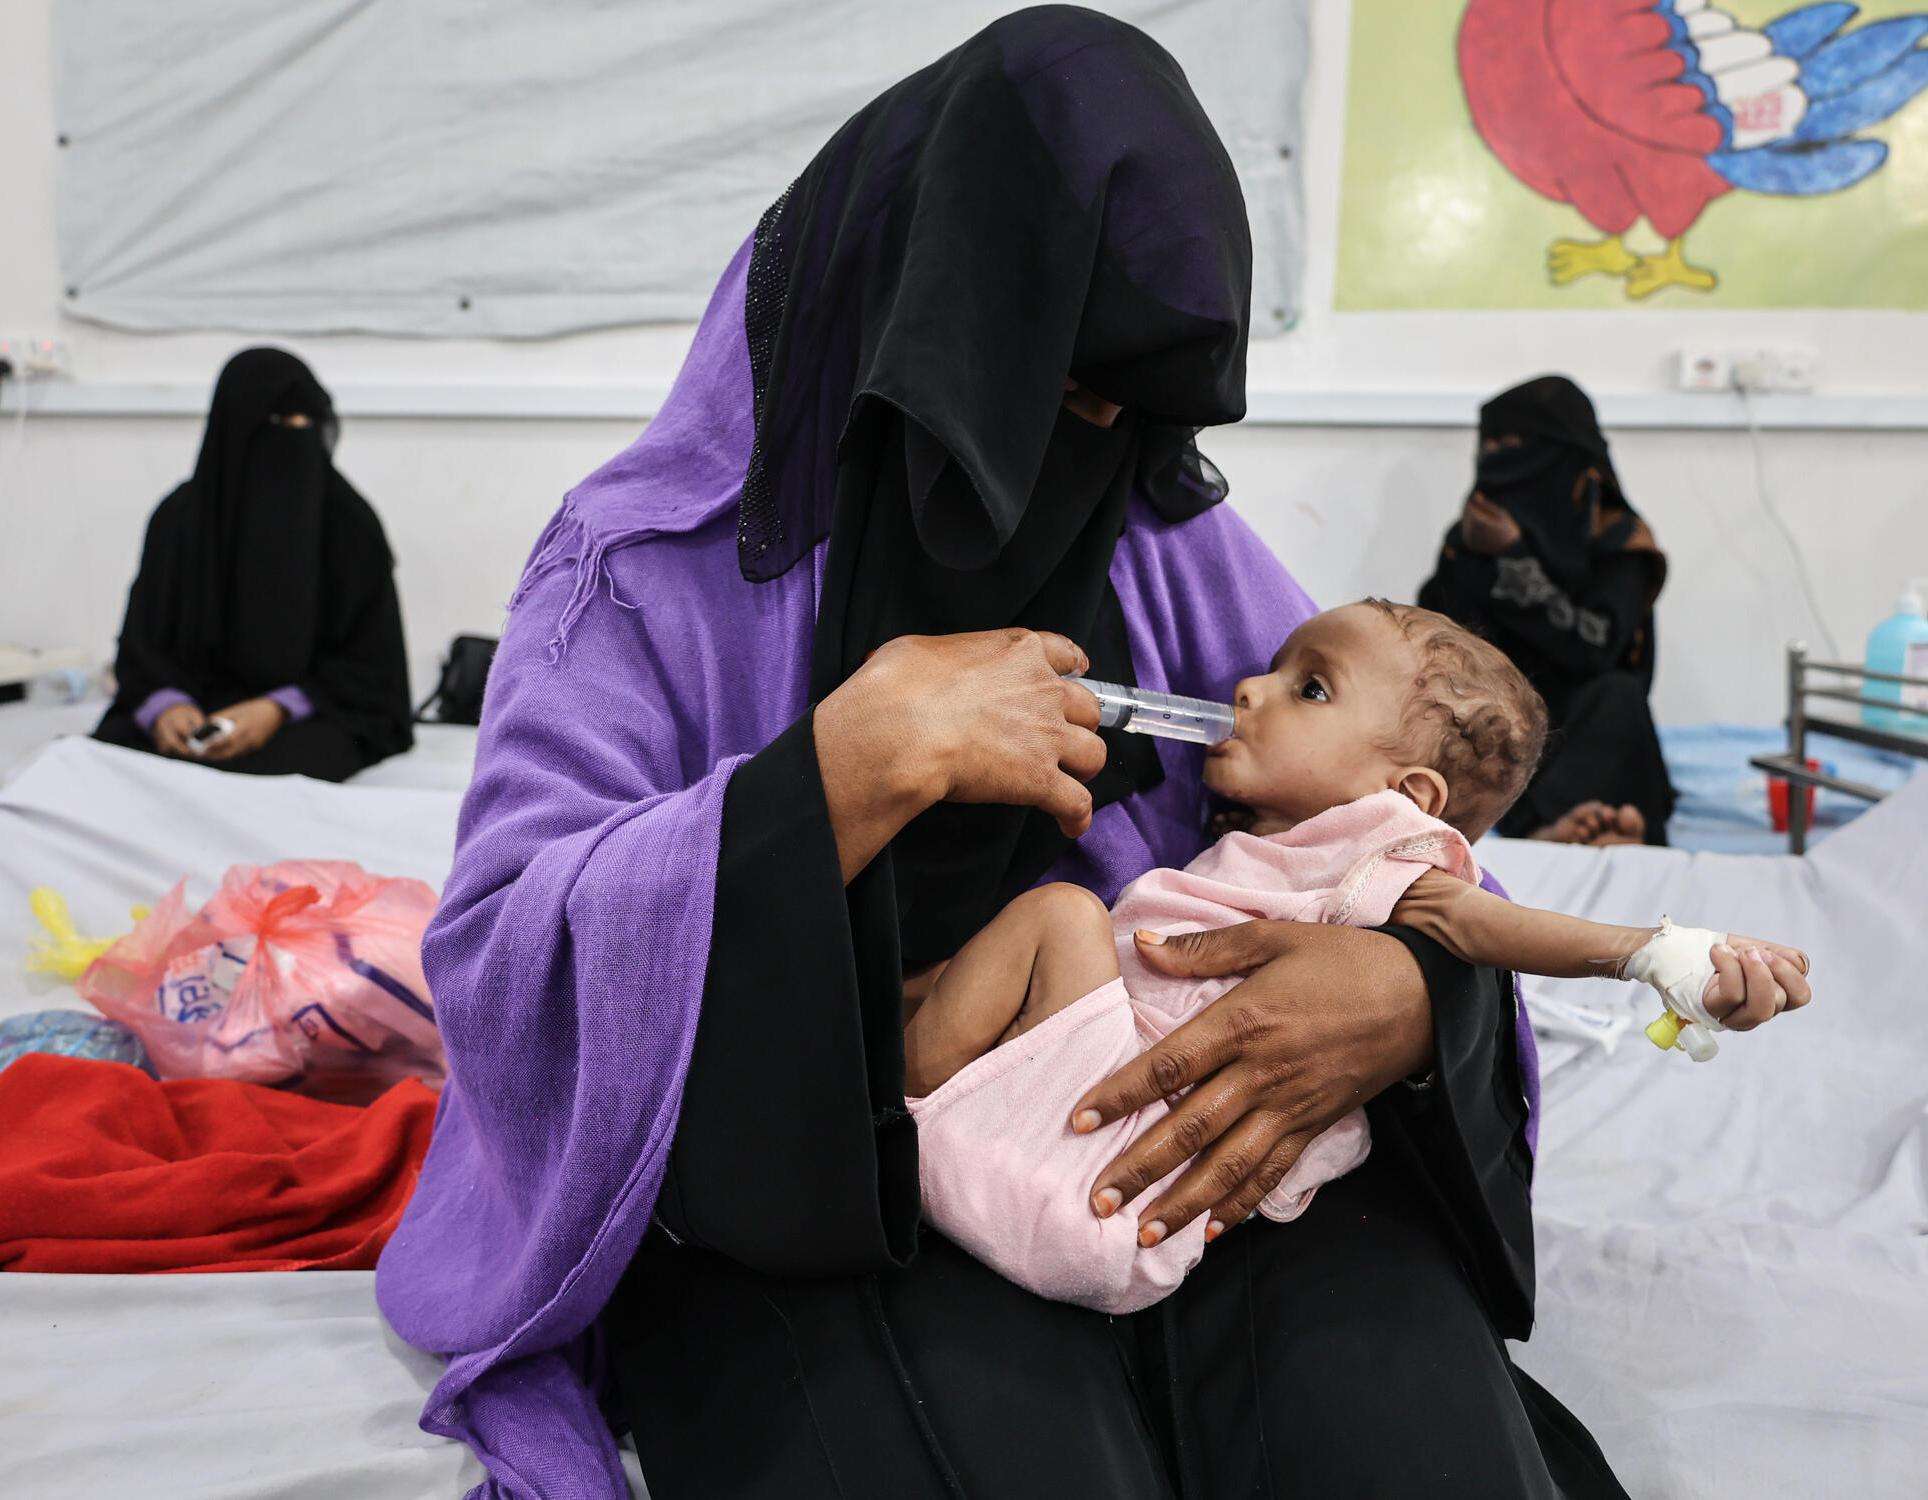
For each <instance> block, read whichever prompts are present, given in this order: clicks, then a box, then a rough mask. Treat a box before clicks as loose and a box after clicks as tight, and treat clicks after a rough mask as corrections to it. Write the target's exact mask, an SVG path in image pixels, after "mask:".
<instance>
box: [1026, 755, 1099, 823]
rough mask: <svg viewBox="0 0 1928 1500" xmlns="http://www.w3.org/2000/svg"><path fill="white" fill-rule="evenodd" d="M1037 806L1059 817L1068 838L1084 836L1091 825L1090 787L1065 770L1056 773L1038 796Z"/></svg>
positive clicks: (1050, 815)
mask: <svg viewBox="0 0 1928 1500" xmlns="http://www.w3.org/2000/svg"><path fill="white" fill-rule="evenodd" d="M1093 774H1094V775H1095V774H1096V773H1095V772H1094V773H1093ZM1037 807H1038V810H1039V811H1040V812H1042V813H1044V815H1045V816H1046V817H1049V818H1054V819H1056V820H1057V824H1058V828H1059V830H1060V831H1061V832H1062V833H1063V834H1064V836H1065V837H1066V838H1068V839H1077V838H1083V837H1084V836H1085V833H1086V832H1087V831H1088V830H1089V829H1090V827H1091V788H1089V787H1088V786H1086V785H1085V784H1084V783H1083V782H1082V781H1079V780H1077V779H1075V778H1074V777H1070V776H1067V775H1065V774H1064V772H1062V771H1058V772H1056V773H1054V774H1053V776H1052V778H1051V781H1050V784H1049V785H1048V786H1047V787H1046V788H1045V791H1044V794H1043V795H1042V796H1040V797H1039V798H1038V799H1037Z"/></svg>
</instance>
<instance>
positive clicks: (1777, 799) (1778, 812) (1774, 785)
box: [1767, 760, 1821, 833]
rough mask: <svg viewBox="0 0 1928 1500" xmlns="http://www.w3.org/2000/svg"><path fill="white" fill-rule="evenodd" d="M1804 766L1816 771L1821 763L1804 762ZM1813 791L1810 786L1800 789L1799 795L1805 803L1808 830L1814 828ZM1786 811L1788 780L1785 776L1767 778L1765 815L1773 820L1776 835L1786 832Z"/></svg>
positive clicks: (1787, 808)
mask: <svg viewBox="0 0 1928 1500" xmlns="http://www.w3.org/2000/svg"><path fill="white" fill-rule="evenodd" d="M1804 764H1805V765H1806V766H1807V768H1808V769H1809V770H1810V771H1818V770H1820V769H1821V762H1820V761H1818V760H1810V761H1806V762H1804ZM1815 790H1816V789H1815V788H1814V787H1811V786H1809V787H1803V788H1801V795H1802V797H1803V798H1804V799H1805V800H1806V802H1807V821H1808V827H1810V828H1812V827H1813V826H1814V793H1815ZM1788 811H1789V803H1788V779H1787V778H1786V777H1785V776H1770V777H1768V778H1767V815H1768V817H1770V818H1772V819H1773V820H1774V831H1775V832H1776V833H1786V832H1787V819H1788Z"/></svg>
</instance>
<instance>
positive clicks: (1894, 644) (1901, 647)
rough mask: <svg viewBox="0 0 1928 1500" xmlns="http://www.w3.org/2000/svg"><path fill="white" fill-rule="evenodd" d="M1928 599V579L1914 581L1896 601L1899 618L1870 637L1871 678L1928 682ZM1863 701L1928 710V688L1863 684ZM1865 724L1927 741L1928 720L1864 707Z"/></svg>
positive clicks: (1888, 621) (1892, 618) (1895, 615)
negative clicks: (1927, 602) (1927, 606)
mask: <svg viewBox="0 0 1928 1500" xmlns="http://www.w3.org/2000/svg"><path fill="white" fill-rule="evenodd" d="M1924 595H1928V578H1915V579H1910V580H1909V583H1908V586H1907V588H1905V589H1903V590H1902V593H1901V597H1900V598H1899V599H1897V600H1896V601H1895V612H1894V613H1893V614H1891V615H1889V616H1888V618H1887V619H1885V620H1883V621H1882V622H1881V623H1880V624H1879V625H1877V626H1875V628H1874V629H1873V630H1872V631H1870V632H1869V634H1868V658H1867V668H1868V670H1869V671H1870V672H1895V673H1900V674H1903V675H1905V676H1908V677H1928V612H1924V610H1923V607H1922V600H1923V597H1924ZM1861 696H1862V697H1864V698H1879V699H1881V700H1882V701H1883V702H1885V703H1900V704H1906V705H1907V706H1908V707H1910V708H1919V709H1928V688H1919V687H1908V686H1904V685H1903V684H1901V683H1899V682H1866V683H1863V684H1862V689H1861ZM1861 722H1862V723H1864V724H1866V725H1867V726H1868V727H1869V728H1870V729H1887V730H1891V731H1893V732H1895V733H1898V734H1916V735H1921V736H1922V737H1923V738H1928V714H1907V713H1901V712H1899V711H1898V710H1896V709H1892V708H1870V707H1864V708H1863V709H1862V710H1861Z"/></svg>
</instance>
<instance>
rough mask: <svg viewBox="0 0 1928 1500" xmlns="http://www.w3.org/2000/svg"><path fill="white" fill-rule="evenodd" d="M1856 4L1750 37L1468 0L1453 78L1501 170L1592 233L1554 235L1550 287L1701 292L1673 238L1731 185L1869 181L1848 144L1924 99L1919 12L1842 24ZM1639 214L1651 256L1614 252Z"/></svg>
mask: <svg viewBox="0 0 1928 1500" xmlns="http://www.w3.org/2000/svg"><path fill="white" fill-rule="evenodd" d="M1856 14H1857V7H1856V6H1853V5H1848V4H1840V3H1830V4H1819V5H1808V6H1805V7H1803V8H1802V9H1799V10H1795V11H1791V12H1789V13H1788V14H1786V15H1784V16H1782V17H1780V18H1779V19H1778V20H1776V21H1773V22H1772V23H1770V24H1768V25H1766V26H1763V27H1761V28H1759V29H1754V28H1751V27H1748V26H1744V25H1742V24H1741V23H1739V22H1737V21H1736V20H1735V19H1734V18H1733V17H1732V16H1731V15H1729V14H1728V13H1727V12H1726V11H1723V10H1721V9H1719V8H1718V7H1717V6H1714V5H1711V4H1709V3H1708V0H1470V3H1469V4H1468V5H1467V7H1466V13H1465V17H1464V19H1463V20H1462V21H1461V23H1460V33H1459V71H1460V81H1461V83H1462V84H1463V85H1464V87H1465V90H1466V102H1467V105H1468V107H1469V108H1470V109H1471V111H1472V116H1473V126H1474V128H1475V129H1476V130H1478V132H1479V134H1480V137H1481V139H1482V140H1484V141H1485V142H1486V144H1487V146H1488V147H1489V148H1491V150H1492V152H1493V154H1494V155H1495V156H1497V157H1498V158H1499V159H1500V161H1501V163H1502V164H1504V165H1505V167H1506V169H1507V170H1508V171H1509V172H1511V173H1512V174H1513V175H1514V176H1515V177H1516V178H1518V179H1519V180H1520V181H1521V182H1522V183H1524V184H1525V185H1526V186H1527V187H1529V188H1531V189H1533V191H1534V192H1536V193H1539V194H1540V195H1541V196H1543V197H1546V198H1550V199H1552V200H1553V201H1554V202H1556V203H1569V204H1571V205H1572V206H1573V207H1574V208H1575V209H1576V210H1578V212H1579V213H1580V215H1581V217H1582V218H1584V219H1585V220H1586V221H1587V222H1588V223H1589V224H1591V225H1592V226H1593V227H1594V228H1595V229H1597V230H1598V231H1600V233H1601V234H1603V235H1605V236H1606V238H1604V239H1602V240H1597V241H1583V240H1568V239H1562V240H1555V241H1554V242H1553V244H1552V245H1551V246H1549V247H1548V250H1547V270H1548V273H1549V274H1550V275H1551V276H1552V278H1553V280H1554V281H1555V282H1556V283H1560V284H1564V283H1566V282H1569V281H1573V280H1576V279H1578V278H1579V277H1582V276H1587V275H1591V274H1594V273H1599V274H1603V275H1607V276H1614V277H1618V278H1620V279H1621V280H1623V281H1624V282H1625V283H1626V289H1627V292H1628V294H1629V295H1630V296H1633V297H1646V296H1649V295H1651V294H1652V293H1654V292H1657V291H1659V290H1660V289H1661V288H1663V287H1669V286H1681V287H1690V288H1693V289H1695V290H1698V291H1703V292H1706V291H1712V290H1713V289H1714V287H1715V285H1716V284H1717V279H1716V277H1715V275H1714V273H1713V272H1712V271H1711V270H1707V269H1705V268H1703V267H1700V266H1695V265H1691V264H1689V263H1688V261H1687V258H1686V255H1685V254H1684V252H1683V251H1682V248H1681V242H1682V239H1683V238H1684V237H1685V235H1686V233H1687V231H1688V230H1689V229H1691V228H1692V227H1693V225H1694V223H1695V221H1696V220H1697V219H1699V217H1700V215H1701V212H1702V210H1704V209H1705V208H1706V207H1707V205H1708V204H1709V203H1711V202H1713V201H1714V200H1715V199H1716V198H1718V197H1720V196H1721V195H1723V194H1725V193H1729V192H1733V191H1735V190H1740V191H1745V192H1755V193H1769V194H1775V195H1779V196H1796V197H1802V196H1810V195H1814V194H1820V193H1832V192H1838V191H1840V190H1841V189H1843V188H1847V187H1852V186H1853V185H1854V184H1855V183H1857V182H1859V181H1861V180H1862V179H1863V178H1865V177H1867V176H1869V175H1870V174H1871V173H1873V172H1875V171H1878V170H1879V169H1880V167H1881V165H1882V163H1883V162H1884V161H1886V160H1887V154H1888V148H1887V146H1886V145H1885V144H1884V143H1882V142H1881V141H1877V140H1865V139H1856V138H1855V132H1856V131H1858V130H1861V129H1864V128H1865V127H1867V126H1869V125H1872V124H1875V123H1877V122H1879V121H1881V120H1884V119H1886V118H1887V117H1888V116H1889V115H1892V114H1893V113H1895V111H1897V110H1899V109H1901V108H1902V107H1903V106H1904V105H1906V104H1907V103H1908V102H1909V101H1910V100H1911V99H1913V98H1914V97H1915V95H1916V94H1917V93H1919V92H1920V91H1921V90H1922V89H1923V88H1924V87H1928V47H1923V46H1922V45H1921V42H1922V39H1923V37H1924V36H1928V16H1921V15H1916V16H1897V17H1894V18H1892V19H1889V20H1885V21H1876V22H1873V23H1871V24H1869V25H1864V26H1860V27H1857V28H1855V29H1853V30H1844V28H1845V27H1847V25H1848V23H1849V22H1850V21H1852V20H1853V19H1854V17H1855V15H1856ZM1641 218H1645V219H1646V220H1647V222H1648V223H1649V224H1650V225H1652V226H1653V229H1654V231H1655V232H1656V233H1658V234H1659V235H1660V236H1661V238H1663V239H1664V240H1666V242H1667V248H1666V249H1665V250H1664V251H1662V252H1661V253H1659V254H1657V255H1639V254H1636V253H1634V252H1633V251H1632V250H1629V249H1628V248H1627V246H1626V245H1625V243H1624V242H1623V239H1622V237H1623V236H1624V235H1625V234H1626V233H1627V231H1628V230H1629V229H1631V228H1632V227H1633V225H1634V223H1635V221H1636V220H1638V219H1641Z"/></svg>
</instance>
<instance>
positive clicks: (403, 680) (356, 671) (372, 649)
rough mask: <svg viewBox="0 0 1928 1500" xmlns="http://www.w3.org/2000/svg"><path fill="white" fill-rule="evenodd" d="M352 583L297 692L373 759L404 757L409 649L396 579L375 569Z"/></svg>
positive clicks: (408, 736) (408, 733) (409, 736)
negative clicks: (300, 691) (331, 720)
mask: <svg viewBox="0 0 1928 1500" xmlns="http://www.w3.org/2000/svg"><path fill="white" fill-rule="evenodd" d="M350 581H351V580H350V578H349V577H348V576H347V575H345V574H344V575H342V584H343V592H342V595H341V597H340V599H339V600H338V601H337V602H336V605H335V608H334V614H333V618H332V619H330V621H329V624H328V631H327V634H326V636H325V637H324V638H323V640H322V641H321V642H320V643H319V644H318V645H317V647H316V650H315V659H314V663H313V665H312V666H311V667H310V668H309V670H308V673H307V675H305V676H304V677H303V678H302V680H301V682H300V684H299V686H300V687H301V690H302V691H303V692H305V693H306V694H307V695H308V698H309V701H310V702H312V703H313V704H314V705H315V712H316V713H317V714H320V715H322V716H323V717H326V718H331V719H334V720H335V721H336V722H338V723H339V724H341V725H342V727H343V728H345V729H346V730H347V731H348V733H349V734H350V735H352V736H353V737H354V739H355V742H356V743H357V744H358V745H360V746H361V748H362V751H363V752H364V753H365V754H366V755H367V756H368V757H369V759H370V760H380V759H382V758H384V757H386V756H390V755H399V754H400V753H401V752H402V751H404V750H406V749H408V747H409V746H410V745H411V744H413V743H414V740H415V735H414V730H413V729H412V728H411V725H410V719H411V717H412V715H411V711H410V710H411V705H410V702H409V696H408V646H407V642H406V641H405V640H404V638H403V636H402V604H401V598H400V596H399V595H398V594H397V593H396V591H395V576H394V574H393V573H392V572H391V571H390V570H389V569H388V568H386V567H383V566H379V565H377V564H374V563H371V564H370V566H369V567H368V568H367V570H366V571H364V572H362V573H360V574H358V575H354V576H353V578H352V584H353V587H352V589H351V588H349V586H348V585H349V583H350Z"/></svg>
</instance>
